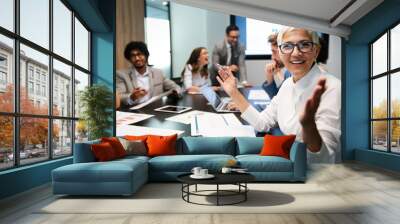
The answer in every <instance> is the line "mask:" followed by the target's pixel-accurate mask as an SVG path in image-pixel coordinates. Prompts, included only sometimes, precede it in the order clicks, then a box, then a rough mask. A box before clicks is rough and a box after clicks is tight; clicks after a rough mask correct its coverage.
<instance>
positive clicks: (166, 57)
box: [145, 0, 172, 77]
mask: <svg viewBox="0 0 400 224" xmlns="http://www.w3.org/2000/svg"><path fill="white" fill-rule="evenodd" d="M166 3H168V2H166V1H165V2H163V1H151V0H146V18H145V29H146V31H145V36H146V43H147V46H148V48H149V52H150V55H151V56H150V57H149V63H150V64H152V65H154V66H155V67H156V68H159V69H161V70H162V71H163V73H164V74H165V75H166V76H167V77H172V76H171V74H172V71H171V40H170V37H171V34H170V19H169V13H170V11H169V10H170V9H169V4H166ZM160 37H163V38H160Z"/></svg>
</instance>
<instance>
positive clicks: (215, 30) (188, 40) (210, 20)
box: [170, 2, 229, 77]
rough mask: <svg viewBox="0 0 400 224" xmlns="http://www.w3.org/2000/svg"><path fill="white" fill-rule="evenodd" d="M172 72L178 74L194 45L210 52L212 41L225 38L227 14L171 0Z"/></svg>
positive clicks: (177, 75)
mask: <svg viewBox="0 0 400 224" xmlns="http://www.w3.org/2000/svg"><path fill="white" fill-rule="evenodd" d="M170 3H171V5H170V7H171V8H170V10H171V38H172V39H171V40H172V72H173V77H180V74H181V72H182V69H183V67H184V65H185V63H186V61H187V59H188V58H189V56H190V53H191V52H192V50H193V49H194V48H196V47H206V48H207V49H208V51H209V56H210V60H211V53H212V49H213V47H214V45H215V43H217V42H219V41H222V39H223V38H224V33H225V28H226V26H228V24H229V15H226V14H222V13H217V12H213V11H208V10H204V9H199V8H194V7H190V6H185V5H180V4H177V3H174V2H170Z"/></svg>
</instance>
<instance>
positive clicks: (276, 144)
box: [260, 135, 296, 159]
mask: <svg viewBox="0 0 400 224" xmlns="http://www.w3.org/2000/svg"><path fill="white" fill-rule="evenodd" d="M295 139H296V135H283V136H275V135H265V136H264V146H263V148H262V149H261V152H260V155H262V156H281V157H284V158H286V159H289V158H290V148H291V147H292V144H293V142H294V140H295Z"/></svg>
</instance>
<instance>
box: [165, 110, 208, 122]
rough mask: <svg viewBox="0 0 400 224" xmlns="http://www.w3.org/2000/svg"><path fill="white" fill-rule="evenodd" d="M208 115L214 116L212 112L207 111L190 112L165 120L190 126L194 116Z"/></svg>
mask: <svg viewBox="0 0 400 224" xmlns="http://www.w3.org/2000/svg"><path fill="white" fill-rule="evenodd" d="M207 113H208V114H213V113H211V112H206V111H200V110H192V111H190V112H186V113H183V114H179V115H176V116H172V117H168V118H165V120H168V121H174V122H178V123H182V124H190V122H192V118H193V116H194V115H200V114H207Z"/></svg>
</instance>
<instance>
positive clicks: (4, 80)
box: [0, 71, 7, 86]
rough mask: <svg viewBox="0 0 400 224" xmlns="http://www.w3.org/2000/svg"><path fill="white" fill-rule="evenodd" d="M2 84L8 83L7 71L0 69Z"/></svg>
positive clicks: (0, 82) (0, 81)
mask: <svg viewBox="0 0 400 224" xmlns="http://www.w3.org/2000/svg"><path fill="white" fill-rule="evenodd" d="M0 84H1V85H4V86H5V85H6V84H7V73H5V72H3V71H0Z"/></svg>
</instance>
